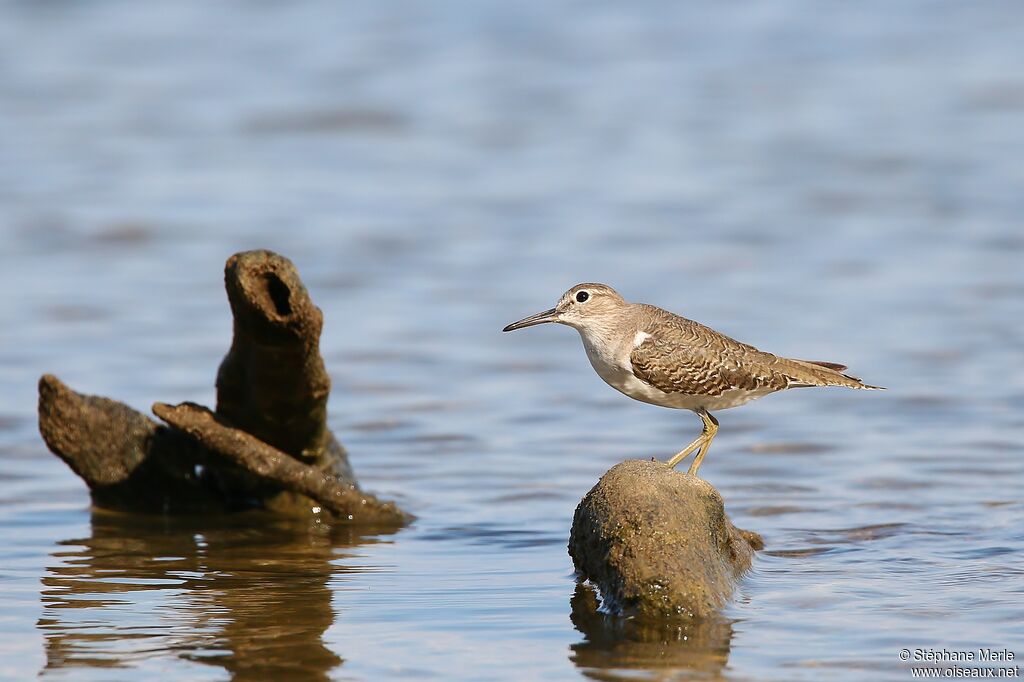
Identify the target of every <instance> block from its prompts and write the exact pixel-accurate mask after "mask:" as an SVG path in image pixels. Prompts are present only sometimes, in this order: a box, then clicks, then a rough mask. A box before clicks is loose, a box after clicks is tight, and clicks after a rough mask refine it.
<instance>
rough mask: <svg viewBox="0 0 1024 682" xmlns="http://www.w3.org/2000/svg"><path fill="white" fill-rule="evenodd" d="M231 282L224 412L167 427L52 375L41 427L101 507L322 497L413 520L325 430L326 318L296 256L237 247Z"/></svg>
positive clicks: (186, 415) (283, 503)
mask: <svg viewBox="0 0 1024 682" xmlns="http://www.w3.org/2000/svg"><path fill="white" fill-rule="evenodd" d="M224 280H225V286H226V288H227V292H228V300H229V302H230V304H231V311H232V313H233V315H234V338H233V340H232V344H231V349H230V350H229V351H228V353H227V355H226V356H225V358H224V360H223V362H222V363H221V367H220V370H219V372H218V375H217V410H216V414H215V418H213V417H211V418H209V419H205V418H202V417H201V415H200V413H199V412H186V411H184V410H175V409H172V408H166V406H164V407H162V408H161V410H163V411H164V416H170V417H171V418H172V419H173V420H176V421H177V422H178V423H177V424H172V425H171V426H163V425H160V424H158V423H156V422H154V421H153V420H152V419H150V418H149V417H147V416H146V415H143V414H141V413H139V412H137V411H135V410H133V409H131V408H129V407H128V406H126V405H123V404H122V403H119V402H116V401H113V400H110V399H108V398H101V397H96V396H86V395H81V394H78V393H75V392H74V391H72V390H71V389H70V388H68V387H67V386H65V385H64V384H63V383H61V382H60V381H59V380H58V379H57V378H56V377H54V376H52V375H45V376H43V377H42V379H41V380H40V382H39V430H40V433H41V434H42V436H43V439H44V440H45V441H46V444H47V445H48V446H49V448H50V449H51V450H52V451H53V452H54V453H55V454H57V455H58V456H59V457H60V458H61V459H63V460H64V461H65V462H67V464H68V465H69V466H70V467H71V468H72V470H74V471H75V473H77V474H78V475H79V476H81V477H82V478H83V479H84V480H85V482H86V483H87V484H88V485H89V488H90V490H91V492H92V496H93V501H94V502H95V504H97V505H98V506H104V507H111V508H121V509H129V510H142V511H163V512H176V511H197V510H211V509H223V510H230V509H235V508H245V507H265V508H270V509H274V510H280V511H301V512H305V513H308V510H309V509H310V508H312V507H313V506H320V507H323V508H325V509H329V510H331V511H333V512H334V513H335V514H336V515H338V516H339V517H340V518H341V519H342V520H346V521H347V520H353V521H360V522H362V521H366V522H374V523H388V522H394V523H402V522H404V521H405V520H407V519H408V517H407V516H406V515H404V514H403V513H401V512H400V511H399V510H398V509H397V508H396V507H394V505H388V504H385V503H382V502H380V501H378V500H377V499H376V498H374V497H373V496H372V495H369V494H368V493H362V492H360V491H359V488H358V484H357V483H356V480H355V476H354V475H353V473H352V469H351V467H350V466H349V463H348V458H347V455H346V452H345V449H344V448H343V447H342V446H341V444H340V443H338V441H337V440H336V439H335V437H334V435H333V434H332V433H331V431H330V429H329V428H328V427H327V398H328V394H329V393H330V386H331V382H330V377H329V376H328V374H327V371H326V369H325V368H324V363H323V359H322V358H321V356H320V350H319V344H320V331H321V327H322V325H323V317H322V314H321V312H320V310H319V309H318V308H317V307H316V306H315V305H314V304H313V302H312V300H311V299H310V297H309V294H308V292H307V291H306V288H305V287H304V286H303V284H302V281H301V279H300V278H299V275H298V272H297V271H296V270H295V267H294V266H293V265H292V263H291V262H290V261H289V260H288V259H287V258H284V257H282V256H279V255H277V254H275V253H271V252H269V251H249V252H245V253H239V254H236V255H234V256H232V257H231V258H229V259H228V262H227V265H226V266H225V270H224ZM165 408H166V409H165ZM190 409H191V408H190ZM205 414H207V415H209V414H210V413H209V412H208V411H206V412H205ZM228 425H230V426H228ZM178 426H182V427H185V426H187V428H177V427H178ZM214 443H216V445H212V444H214ZM228 445H230V447H228ZM243 446H244V447H249V448H251V449H250V450H248V451H244V450H243ZM269 455H273V456H272V457H270V456H269ZM271 461H273V463H274V466H271V467H269V468H268V462H271ZM342 490H344V491H347V492H345V493H344V494H342V493H341V492H340V491H342ZM332 491H333V492H332ZM318 495H321V496H323V499H321V498H320V497H317V496H318ZM314 500H315V502H314ZM350 517H351V519H350Z"/></svg>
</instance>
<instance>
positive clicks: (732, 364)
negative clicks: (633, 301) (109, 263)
mask: <svg viewBox="0 0 1024 682" xmlns="http://www.w3.org/2000/svg"><path fill="white" fill-rule="evenodd" d="M643 316H644V317H645V318H646V321H649V322H653V323H655V324H647V325H642V328H643V329H645V330H646V333H647V334H648V336H647V338H646V339H644V341H643V342H642V343H641V344H639V345H638V346H637V347H636V348H634V349H633V351H632V353H631V354H630V358H629V359H630V363H631V365H632V368H633V373H634V374H635V375H636V377H637V378H639V379H641V380H642V381H645V382H646V383H648V384H650V385H651V386H654V387H655V388H657V389H659V390H661V391H664V392H665V393H682V394H685V395H697V396H711V397H714V396H720V395H722V394H723V393H725V392H726V391H730V390H734V389H739V390H744V391H751V392H772V391H781V390H783V389H786V388H797V387H801V386H848V387H850V388H868V387H867V386H864V385H863V384H862V383H861V382H860V381H859V380H858V379H856V378H854V377H850V376H847V375H844V374H841V373H840V372H839V371H838V370H836V369H832V367H842V365H837V364H835V363H828V364H824V363H822V364H818V363H812V362H808V361H803V360H790V359H788V358H780V357H778V356H776V355H772V354H771V353H766V352H764V351H760V350H758V349H757V348H754V347H753V346H750V345H747V344H745V343H740V342H739V341H737V340H735V339H732V338H730V337H728V336H725V335H724V334H720V333H719V332H716V331H715V330H714V329H711V328H709V327H705V326H704V325H702V324H699V323H697V322H694V321H692V320H688V319H686V318H684V317H679V316H678V315H674V314H672V313H670V312H668V311H666V310H662V309H661V308H655V307H654V306H643Z"/></svg>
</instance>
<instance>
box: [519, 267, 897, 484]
mask: <svg viewBox="0 0 1024 682" xmlns="http://www.w3.org/2000/svg"><path fill="white" fill-rule="evenodd" d="M546 322H557V323H559V324H565V325H569V326H570V327H573V328H574V329H576V331H578V332H579V333H580V336H581V337H582V338H583V347H584V348H585V349H586V351H587V357H588V358H590V364H591V365H593V366H594V369H595V370H596V371H597V373H598V375H599V376H600V377H601V378H602V379H604V380H605V382H606V383H607V384H608V385H609V386H611V387H612V388H615V389H617V390H618V391H621V392H622V393H625V394H626V395H628V396H629V397H630V398H633V399H635V400H640V401H642V402H645V403H651V404H652V405H661V406H662V407H672V408H676V409H685V410H693V411H694V412H696V413H697V416H698V417H700V419H701V421H702V422H704V430H703V431H702V432H701V434H700V435H699V436H698V437H697V438H696V439H695V440H694V441H693V442H692V443H690V444H689V445H687V446H686V447H685V448H683V449H682V450H680V451H679V452H678V453H677V454H676V455H675V456H673V457H672V458H671V459H669V460H668V465H669V466H670V467H674V466H676V465H677V464H678V463H679V462H681V461H682V460H683V459H684V458H686V457H687V456H688V455H690V453H692V452H694V451H696V452H697V454H696V456H695V457H694V459H693V462H692V463H691V464H690V469H689V471H688V472H687V473H689V474H692V475H696V474H697V470H698V469H699V468H700V465H701V462H702V461H703V460H704V456H705V455H707V453H708V448H709V447H710V446H711V441H712V440H713V439H714V437H715V434H716V433H718V420H717V419H715V418H714V417H713V416H711V410H724V409H728V408H730V407H737V406H739V405H743V404H744V403H748V402H750V401H751V400H754V399H755V398H760V397H761V396H764V395H768V394H769V393H775V392H777V391H782V390H785V389H787V388H804V387H808V386H846V387H847V388H859V389H881V387H880V386H869V385H867V384H865V383H863V382H862V381H861V380H860V379H858V378H856V377H852V376H850V375H849V374H843V371H844V370H845V369H846V366H845V365H839V364H836V363H834V362H817V361H813V360H792V359H790V358H780V357H778V356H776V355H772V354H771V353H765V352H764V351H760V350H758V349H756V348H754V347H753V346H748V345H747V344H745V343H740V342H739V341H736V340H735V339H731V338H729V337H728V336H726V335H724V334H720V333H718V332H716V331H715V330H714V329H711V328H709V327H705V326H704V325H702V324H699V323H697V322H694V321H693V320H688V319H686V318H685V317H680V316H679V315H675V314H673V313H670V312H668V311H667V310H662V309H661V308H657V307H655V306H652V305H646V304H644V303H627V302H626V301H625V300H624V299H623V298H622V296H619V294H618V293H617V292H616V291H615V290H614V289H612V288H611V287H610V286H607V285H605V284H577V285H576V286H574V287H573V288H572V289H569V291H567V292H565V293H564V294H562V298H561V299H559V301H558V305H556V306H555V307H554V308H551V309H550V310H545V311H544V312H541V313H537V314H536V315H531V316H529V317H526V318H523V319H522V320H519V321H518V322H513V323H512V324H510V325H508V326H507V327H505V328H504V329H503V330H502V331H506V332H510V331H514V330H516V329H522V328H524V327H532V326H533V325H537V324H544V323H546Z"/></svg>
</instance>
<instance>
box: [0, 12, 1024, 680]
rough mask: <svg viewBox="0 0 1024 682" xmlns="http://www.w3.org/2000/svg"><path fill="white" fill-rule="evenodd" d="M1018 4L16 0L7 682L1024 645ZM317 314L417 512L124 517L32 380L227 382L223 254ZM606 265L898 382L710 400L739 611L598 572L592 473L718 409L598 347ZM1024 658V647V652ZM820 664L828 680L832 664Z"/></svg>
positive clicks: (141, 404)
mask: <svg viewBox="0 0 1024 682" xmlns="http://www.w3.org/2000/svg"><path fill="white" fill-rule="evenodd" d="M1022 25H1024V5H1021V4H1020V3H1017V2H1011V1H1006V2H999V1H995V2H986V3H964V2H933V1H928V2H925V1H923V0H922V1H915V0H911V1H907V2H900V3H891V2H877V1H873V0H871V1H867V2H858V3H848V2H838V1H835V2H833V1H824V2H822V1H814V2H811V1H808V0H803V1H799V0H782V1H779V2H773V3H769V4H761V3H752V2H738V3H725V4H723V3H714V2H684V3H670V2H656V3H642V4H628V5H620V4H618V3H580V2H562V3H555V2H519V3H497V2H479V3H470V2H435V3H343V4H337V3H330V2H324V1H316V0H309V1H305V2H294V3H279V2H270V1H263V2H240V1H236V2H223V3H205V2H193V1H182V2H176V3H133V2H127V1H125V0H117V1H113V0H112V1H97V2H61V1H56V0H50V1H46V2H29V1H23V2H7V3H4V4H3V5H2V6H0V256H2V267H0V289H2V291H3V294H2V295H0V377H2V384H0V386H2V390H0V483H2V485H0V530H2V533H3V536H4V538H5V543H4V547H3V548H2V549H0V599H2V601H3V603H4V604H5V607H4V610H3V613H2V614H0V675H2V676H3V677H6V678H10V679H25V678H28V677H32V676H35V675H37V674H40V673H41V674H42V675H43V676H44V677H53V678H66V677H74V678H76V679H96V680H100V679H102V680H109V679H129V678H130V679H137V678H138V676H139V675H149V676H153V675H157V674H159V675H161V676H174V677H187V678H189V679H226V678H229V677H238V678H243V677H245V676H246V675H249V674H267V672H268V671H271V672H273V673H274V674H275V675H278V676H280V677H281V678H282V679H284V678H288V677H294V678H301V679H394V678H404V677H417V678H440V679H475V680H482V679H566V678H569V679H572V678H573V677H578V676H588V677H593V678H596V679H615V678H617V677H620V676H621V677H624V678H630V679H636V678H641V679H647V678H652V679H653V678H657V679H689V678H691V677H698V678H700V679H715V678H720V677H723V678H727V679H744V680H746V679H773V680H774V679H786V680H797V679H807V680H816V679H820V676H821V675H822V674H827V675H828V676H829V677H830V678H834V679H851V680H861V679H865V678H866V677H871V678H872V679H906V677H907V676H908V675H909V671H908V670H906V669H905V667H901V666H902V665H903V664H901V663H900V662H899V660H898V651H899V649H900V648H903V647H911V648H913V647H915V646H924V647H939V646H946V647H947V648H971V647H979V646H990V647H994V648H1002V647H1008V648H1010V649H1011V650H1012V649H1013V645H1014V644H1017V645H1018V646H1019V644H1020V642H1021V641H1022V635H1024V626H1022V625H1021V623H1024V599H1022V593H1024V572H1022V570H1021V568H1020V566H1021V565H1022V550H1024V530H1022V528H1024V525H1022V523H1021V522H1022V520H1024V502H1022V499H1021V494H1020V490H1021V485H1020V484H1021V482H1022V473H1024V461H1022V455H1024V417H1022V412H1024V370H1022V362H1021V361H1022V350H1024V326H1022V322H1021V318H1022V314H1024V304H1022V301H1024V274H1022V269H1024V268H1022V266H1024V225H1022V222H1021V215H1022V214H1024V191H1022V187H1024V163H1022V162H1021V158H1022V157H1024V68H1022V67H1024V43H1022V41H1021V39H1020V27H1021V26H1022ZM252 248H270V249H274V250H276V251H278V252H280V253H282V254H284V255H286V256H288V257H289V258H291V259H292V260H293V261H294V262H295V264H296V265H297V266H298V268H299V271H300V272H301V273H302V275H303V277H304V280H305V282H306V284H307V286H308V288H309V290H310V292H311V294H312V296H313V299H314V300H315V301H316V302H317V304H318V305H319V306H320V307H321V308H322V309H323V311H324V314H325V320H326V322H325V329H324V337H323V340H322V351H323V354H324V356H325V359H326V361H327V365H328V368H329V370H330V371H331V373H332V375H333V377H334V391H333V394H332V398H331V424H332V426H333V428H334V429H335V432H336V433H337V434H338V435H339V437H340V438H341V439H342V441H343V442H345V443H346V444H347V445H348V446H349V448H350V450H351V453H352V454H351V456H352V461H353V464H354V466H355V468H356V471H357V473H358V474H359V476H360V480H361V481H362V483H363V484H364V486H365V487H367V488H370V489H373V490H375V491H378V492H380V493H381V494H383V495H385V496H391V497H394V498H396V499H398V500H400V502H401V503H402V504H403V505H404V506H406V507H407V508H409V509H411V510H412V511H413V512H415V513H416V514H417V515H418V516H419V517H420V520H419V521H418V522H417V523H416V524H415V525H414V526H413V527H411V528H409V529H406V530H403V531H401V532H399V533H398V534H397V535H392V536H366V535H361V534H360V533H359V532H358V531H355V532H350V531H345V530H339V529H337V528H334V529H332V528H323V527H321V526H320V525H319V524H313V525H309V524H306V525H303V524H301V523H300V524H298V526H296V525H295V524H289V523H285V522H282V523H281V524H277V525H275V524H268V525H267V526H266V527H261V528H254V527H252V525H251V524H247V523H246V522H245V521H244V520H242V521H236V522H231V523H228V522H223V521H221V522H217V523H216V524H211V523H204V522H203V520H202V519H189V520H173V519H159V518H156V519H146V518H142V519H139V518H124V517H123V516H120V515H112V514H103V513H92V512H91V511H90V508H89V497H88V493H87V490H86V489H85V486H84V484H83V483H82V482H81V481H79V480H78V479H77V478H76V477H75V476H74V475H73V474H72V473H71V472H70V471H69V470H68V469H67V468H66V467H65V466H64V465H63V464H62V463H61V462H60V461H59V460H57V459H56V458H55V457H53V456H52V455H50V454H49V453H48V452H47V451H46V448H45V446H44V445H43V443H42V442H41V440H40V439H39V436H38V433H37V431H36V422H35V400H36V392H35V391H36V381H37V380H38V378H39V375H40V374H42V373H44V372H53V373H55V374H57V375H58V376H60V377H61V378H62V379H63V380H64V381H66V382H68V383H69V384H70V385H71V386H72V387H73V388H75V389H76V390H79V391H82V392H85V393H92V394H101V395H107V396H111V397H114V398H116V399H118V400H122V401H125V402H127V403H128V404H130V405H132V406H133V407H135V408H137V409H140V410H143V411H147V410H148V406H149V405H150V404H151V403H152V402H153V401H155V400H162V401H168V402H178V401H182V400H194V401H198V402H203V403H206V404H212V403H213V401H214V392H213V382H214V376H215V372H216V367H217V364H218V363H219V361H220V358H221V357H222V356H223V354H224V352H225V351H226V349H227V347H228V345H229V343H230V338H231V318H230V314H229V311H228V308H227V303H226V298H225V295H224V291H223V280H222V268H223V263H224V261H225V259H226V258H227V257H228V256H229V255H230V254H231V253H233V252H235V251H239V250H245V249H252ZM580 281H603V282H606V283H608V284H611V285H612V286H615V287H616V288H617V289H618V290H619V291H620V292H621V293H622V294H623V295H624V296H625V297H626V298H627V299H630V300H634V301H643V302H649V303H654V304H657V305H660V306H662V307H665V308H668V309H670V310H673V311H675V312H677V313H680V314H682V315H685V316H687V317H690V318H692V319H696V320H699V321H701V322H704V323H706V324H709V325H710V326H713V327H715V328H717V329H719V330H721V331H723V332H725V333H727V334H730V335H732V336H735V337H737V338H739V339H740V340H742V341H746V342H749V343H752V344H754V345H757V346H759V347H761V348H763V349H765V350H769V351H772V352H776V353H778V354H782V355H790V356H795V357H807V358H812V359H819V360H828V361H836V362H843V363H845V364H849V365H850V366H851V371H852V372H853V373H854V374H856V375H858V376H861V377H863V378H864V379H865V380H866V381H868V382H870V383H873V384H882V385H885V386H888V387H889V388H890V390H889V391H888V392H887V393H885V394H865V393H859V392H858V393H854V392H842V391H819V392H799V393H793V394H790V395H783V396H774V397H769V398H766V399H765V400H762V401H758V402H757V403H754V404H752V405H750V406H747V407H745V408H744V409H743V410H735V411H729V412H724V413H722V414H719V415H717V416H718V417H719V418H720V421H721V423H722V430H721V432H720V434H719V436H718V438H717V439H716V445H715V452H714V453H713V454H712V455H711V456H709V457H708V459H707V460H706V462H705V464H704V466H703V467H702V470H701V473H702V475H703V476H704V477H706V478H707V479H708V480H710V481H711V482H712V483H713V484H715V485H716V486H717V487H718V488H719V489H720V490H721V491H722V493H723V495H724V497H725V499H726V502H727V509H728V511H729V513H730V514H731V515H732V517H733V520H734V521H735V522H736V523H737V524H738V525H740V526H741V527H744V528H750V529H752V530H757V531H759V532H761V533H763V534H764V535H765V537H766V539H767V542H768V547H767V549H766V551H765V552H763V553H762V554H761V555H760V556H759V558H758V561H757V562H756V564H755V569H754V571H753V572H752V574H751V575H750V576H749V577H748V578H747V579H746V581H745V583H744V585H743V587H742V590H741V594H740V596H739V599H738V600H737V602H736V604H734V605H733V606H731V607H730V608H729V609H728V610H727V612H726V613H725V614H723V620H722V622H720V623H716V624H714V625H713V626H709V627H707V628H704V629H701V630H700V631H699V632H692V631H691V632H682V631H669V632H661V631H659V632H642V633H637V632H626V631H623V630H622V628H621V627H619V625H617V624H616V623H614V622H612V621H611V619H608V618H605V617H603V616H602V615H601V613H600V612H595V611H594V609H593V605H592V604H591V602H592V601H593V600H592V599H591V598H589V597H588V596H587V595H586V594H581V593H579V592H576V591H575V585H574V581H573V577H572V566H571V562H570V560H569V558H568V556H567V555H566V552H565V542H566V539H567V536H568V528H569V523H570V521H571V516H572V511H573V508H574V506H575V504H576V503H577V501H578V500H579V499H580V497H582V495H583V494H584V493H585V492H586V491H587V489H589V487H590V486H591V485H593V483H594V482H596V480H597V478H598V477H599V476H600V475H601V473H603V472H604V471H605V470H606V469H607V468H608V467H610V466H611V465H613V464H615V463H616V462H619V461H621V460H623V459H626V458H630V457H641V458H649V457H651V456H657V457H659V458H664V457H667V456H669V455H671V454H672V453H674V452H675V451H677V450H678V449H679V447H681V446H682V445H683V444H685V443H687V442H689V441H690V440H691V439H692V438H693V437H694V436H695V435H696V433H697V432H698V431H699V421H698V420H697V419H696V418H695V417H694V416H693V415H691V414H689V413H685V412H677V411H671V410H663V409H659V408H655V407H652V406H649V405H642V404H639V403H635V402H633V401H630V400H628V399H627V398H625V397H623V396H621V395H618V394H616V393H615V392H614V391H612V390H611V389H610V388H608V387H607V386H605V385H604V384H603V383H602V382H601V381H600V379H598V378H597V376H596V375H594V373H593V371H592V370H591V369H590V367H589V365H588V363H587V361H586V359H585V356H584V354H583V352H582V349H581V347H580V343H579V340H578V339H577V337H576V334H575V333H574V332H573V331H571V330H569V329H566V328H538V329H530V330H527V331H523V332H518V333H516V334H515V335H502V334H500V332H499V330H500V329H501V327H502V326H503V325H504V324H506V323H508V322H510V321H512V320H515V319H518V318H520V317H522V316H524V315H526V314H529V313H533V312H536V311H538V310H542V309H544V308H547V307H550V306H551V305H553V304H554V302H555V301H556V300H557V298H558V296H559V295H560V294H561V293H562V292H563V291H564V290H565V289H567V288H569V287H570V286H571V285H573V284H575V283H577V282H580ZM1020 654H1024V651H1018V655H1020ZM823 671H825V672H823Z"/></svg>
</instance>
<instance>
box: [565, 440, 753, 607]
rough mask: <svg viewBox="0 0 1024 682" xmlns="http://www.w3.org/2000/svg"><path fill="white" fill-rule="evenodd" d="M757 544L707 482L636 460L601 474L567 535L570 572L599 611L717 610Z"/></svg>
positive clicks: (727, 595) (733, 585)
mask: <svg viewBox="0 0 1024 682" xmlns="http://www.w3.org/2000/svg"><path fill="white" fill-rule="evenodd" d="M762 547H764V541H763V540H762V539H761V536H760V535H758V534H757V533H752V532H750V531H744V530H740V529H738V528H736V527H735V526H734V525H732V523H731V522H730V521H729V518H728V517H727V516H726V515H725V505H724V503H723V502H722V496H721V495H720V494H719V493H718V491H717V490H715V488H714V487H712V486H711V484H710V483H708V482H707V481H704V480H703V479H700V478H697V477H695V476H690V475H688V474H683V473H681V472H678V471H675V470H674V469H670V468H668V467H667V466H666V465H665V464H663V463H661V462H649V461H641V460H629V461H626V462H623V463H621V464H617V465H615V466H614V467H612V468H611V469H609V470H608V471H607V472H606V473H605V475H604V476H602V477H601V480H600V481H598V483H597V485H595V486H594V487H593V488H592V489H591V490H590V492H588V493H587V494H586V496H585V497H584V498H583V500H582V501H581V502H580V504H579V506H578V507H576V514H575V516H574V517H573V522H572V532H571V534H570V537H569V554H570V556H572V560H573V563H574V564H575V565H576V570H577V571H578V572H579V574H580V576H581V577H582V578H584V579H587V580H589V581H591V582H592V583H593V584H594V585H595V586H596V587H597V588H598V590H599V591H600V593H601V597H602V599H603V601H604V607H605V609H606V610H608V611H609V612H611V613H615V614H620V615H628V616H636V617H640V618H650V619H664V618H684V619H692V618H704V617H707V616H710V615H712V614H714V613H716V612H717V611H718V610H719V609H720V608H722V607H723V606H724V605H725V603H726V602H727V601H728V599H729V597H730V596H731V595H732V592H733V590H734V588H735V586H736V583H737V581H738V580H739V578H740V577H741V576H742V574H743V573H744V572H745V571H746V570H747V569H749V568H750V563H751V559H752V557H753V554H754V551H755V550H758V549H761V548H762Z"/></svg>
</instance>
